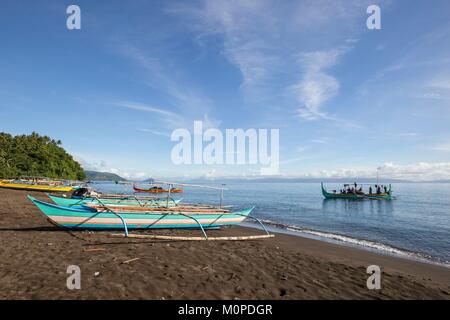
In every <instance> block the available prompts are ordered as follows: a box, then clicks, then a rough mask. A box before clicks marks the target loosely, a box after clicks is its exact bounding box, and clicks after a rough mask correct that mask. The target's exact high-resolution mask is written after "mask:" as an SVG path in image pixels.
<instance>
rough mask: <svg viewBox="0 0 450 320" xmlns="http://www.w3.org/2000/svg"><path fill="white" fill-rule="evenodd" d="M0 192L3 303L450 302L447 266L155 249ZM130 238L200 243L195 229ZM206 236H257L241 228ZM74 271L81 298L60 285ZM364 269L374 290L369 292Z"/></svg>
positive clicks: (352, 254) (323, 249)
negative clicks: (64, 223)
mask: <svg viewBox="0 0 450 320" xmlns="http://www.w3.org/2000/svg"><path fill="white" fill-rule="evenodd" d="M27 194H31V195H33V196H35V197H36V198H39V199H42V200H44V199H45V201H48V202H50V200H49V199H47V198H46V196H45V194H43V193H38V192H24V191H15V190H0V240H1V242H2V244H3V247H2V249H3V250H2V252H1V253H0V287H1V288H2V290H1V291H0V299H237V298H239V299H446V300H449V299H450V270H449V268H446V267H443V266H438V265H434V264H429V263H425V262H417V261H413V260H410V259H403V258H398V257H393V256H390V255H383V254H380V253H374V252H371V251H367V250H362V249H361V248H353V247H349V246H344V245H342V244H334V243H329V242H326V241H320V240H314V239H308V238H305V237H299V236H294V235H287V234H283V233H277V234H276V236H275V238H271V239H264V240H257V241H224V242H221V241H218V242H215V241H211V242H207V241H190V242H188V241H155V240H151V241H149V240H142V239H124V238H112V237H111V236H110V234H111V233H112V232H111V231H70V230H65V229H61V228H58V227H56V226H54V225H52V224H51V223H49V222H48V221H47V220H46V218H45V217H44V216H43V215H42V214H41V213H40V212H39V210H38V209H37V208H36V207H35V206H34V205H33V204H32V203H31V202H30V201H29V200H28V199H27V198H26V195H27ZM131 232H133V233H154V234H162V235H183V236H192V235H199V232H200V231H199V230H148V231H136V230H132V231H131ZM208 234H210V235H211V236H234V235H237V236H239V235H253V234H261V231H260V230H257V229H254V228H249V227H245V226H233V227H225V228H222V229H220V230H210V231H208ZM69 265H77V266H79V267H80V269H81V275H82V282H81V283H82V284H81V289H80V290H68V289H67V287H66V281H67V277H68V276H69V275H68V274H67V267H68V266H69ZM369 265H378V266H380V267H381V271H382V275H381V276H382V278H381V283H382V286H381V290H369V289H368V288H367V287H366V281H367V278H368V276H369V274H367V273H366V269H367V267H368V266H369Z"/></svg>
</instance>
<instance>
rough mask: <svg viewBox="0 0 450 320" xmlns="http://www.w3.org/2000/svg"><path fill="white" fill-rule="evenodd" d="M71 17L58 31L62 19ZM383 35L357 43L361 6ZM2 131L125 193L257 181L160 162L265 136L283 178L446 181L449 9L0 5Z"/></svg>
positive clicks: (355, 1) (443, 0)
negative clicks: (44, 146)
mask: <svg viewBox="0 0 450 320" xmlns="http://www.w3.org/2000/svg"><path fill="white" fill-rule="evenodd" d="M71 4H76V5H78V6H79V7H80V9H81V29H80V30H69V29H68V28H67V26H66V20H67V18H68V17H69V14H67V13H66V9H67V7H68V6H69V5H71ZM372 4H376V5H378V6H379V7H380V9H381V29H379V30H377V29H372V30H370V29H368V28H367V25H366V21H367V19H368V17H369V16H370V14H369V13H367V11H366V10H367V7H368V6H369V5H372ZM0 9H1V10H0V46H1V47H0V48H1V50H0V98H1V99H0V131H3V132H8V133H11V134H14V135H16V134H29V133H31V132H33V131H36V132H38V133H40V134H45V135H48V136H50V137H52V138H54V139H60V140H62V142H63V147H64V148H65V149H66V150H68V152H70V153H71V154H72V155H74V157H75V158H76V159H77V160H78V161H79V162H80V163H81V164H82V165H83V167H84V168H85V169H90V170H98V171H107V172H113V173H118V174H120V175H122V176H124V177H126V178H132V179H144V178H148V177H157V178H162V177H180V178H196V177H207V178H214V177H258V176H259V175H260V166H258V165H251V164H244V165H236V164H235V165H232V164H222V165H220V164H214V165H206V164H181V165H176V164H174V163H173V161H172V160H171V150H172V149H173V147H174V146H175V145H176V142H174V141H171V138H170V137H171V134H172V132H173V131H174V130H175V129H177V128H185V129H187V130H192V127H193V123H194V121H195V120H199V121H203V124H204V127H205V128H217V129H219V130H221V131H222V132H225V130H226V129H238V128H241V129H243V130H247V129H250V128H255V129H268V130H270V129H279V158H280V164H279V172H278V173H277V175H278V176H284V177H318V178H320V177H370V176H374V175H375V174H376V171H377V168H378V171H379V173H380V175H381V176H385V177H390V178H402V179H413V180H428V179H448V178H450V126H449V124H450V3H449V2H448V1H447V0H433V1H425V0H417V1H407V0H398V1H388V0H384V1H373V0H371V1H365V0H333V1H331V0H330V1H325V0H314V1H313V0H299V1H265V0H261V1H222V0H214V1H206V0H199V1H137V0H135V1H127V2H124V1H70V2H69V1H33V2H19V1H10V0H6V1H2V2H1V4H0Z"/></svg>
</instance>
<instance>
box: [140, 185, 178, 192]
mask: <svg viewBox="0 0 450 320" xmlns="http://www.w3.org/2000/svg"><path fill="white" fill-rule="evenodd" d="M133 190H134V191H135V192H138V193H169V192H170V193H181V192H183V189H181V188H170V189H164V188H162V187H159V186H153V187H151V188H149V189H142V188H138V187H136V186H135V185H133Z"/></svg>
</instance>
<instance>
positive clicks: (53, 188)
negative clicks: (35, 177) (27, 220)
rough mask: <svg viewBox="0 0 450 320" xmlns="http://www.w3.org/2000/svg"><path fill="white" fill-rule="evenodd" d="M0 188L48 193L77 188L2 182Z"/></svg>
mask: <svg viewBox="0 0 450 320" xmlns="http://www.w3.org/2000/svg"><path fill="white" fill-rule="evenodd" d="M0 188H6V189H15V190H29V191H46V192H70V191H72V190H73V189H74V188H75V187H74V186H61V185H49V184H31V183H23V182H13V181H6V180H0Z"/></svg>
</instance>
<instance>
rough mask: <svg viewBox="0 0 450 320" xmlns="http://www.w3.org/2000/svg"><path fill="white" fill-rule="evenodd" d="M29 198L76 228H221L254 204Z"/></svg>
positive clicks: (56, 219)
mask: <svg viewBox="0 0 450 320" xmlns="http://www.w3.org/2000/svg"><path fill="white" fill-rule="evenodd" d="M28 198H29V199H30V200H31V201H32V202H33V203H34V204H35V205H36V206H37V207H38V208H39V210H40V211H41V212H42V213H43V214H44V215H45V216H46V217H47V218H49V219H50V220H51V221H52V222H54V223H56V224H57V225H59V226H62V227H67V228H74V229H125V232H126V235H128V231H127V230H128V229H161V228H170V229H172V228H201V229H210V228H218V227H221V226H225V225H234V224H239V223H241V222H242V221H243V220H244V219H245V218H247V217H248V216H249V214H250V213H251V212H252V210H253V208H254V207H252V208H248V209H245V210H241V211H236V212H230V211H229V210H226V209H221V208H216V207H212V206H198V205H189V206H182V207H174V208H167V207H166V208H164V207H159V208H142V207H133V206H131V207H128V206H105V205H97V204H89V205H80V206H73V207H64V206H59V205H56V204H51V203H47V202H44V201H40V200H37V199H35V198H34V197H32V196H30V195H29V196H28Z"/></svg>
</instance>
